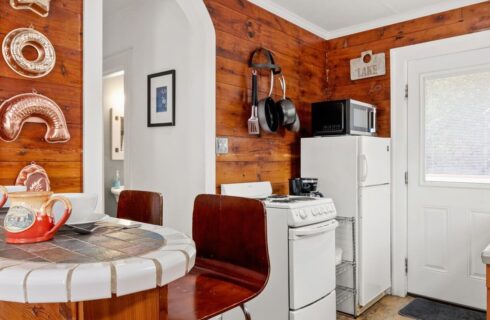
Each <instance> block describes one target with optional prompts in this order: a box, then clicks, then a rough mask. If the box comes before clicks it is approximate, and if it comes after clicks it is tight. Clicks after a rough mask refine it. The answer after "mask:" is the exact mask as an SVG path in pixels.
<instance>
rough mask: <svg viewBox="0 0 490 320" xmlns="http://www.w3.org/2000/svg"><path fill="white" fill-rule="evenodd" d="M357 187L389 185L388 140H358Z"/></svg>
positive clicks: (367, 138)
mask: <svg viewBox="0 0 490 320" xmlns="http://www.w3.org/2000/svg"><path fill="white" fill-rule="evenodd" d="M359 149H360V150H359V185H360V186H361V187H365V186H376V185H380V184H388V183H390V159H391V157H390V139H387V138H375V137H360V138H359Z"/></svg>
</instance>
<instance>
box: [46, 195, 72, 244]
mask: <svg viewBox="0 0 490 320" xmlns="http://www.w3.org/2000/svg"><path fill="white" fill-rule="evenodd" d="M57 201H60V202H62V203H63V204H64V205H65V212H64V213H63V216H62V217H61V219H60V220H59V221H57V222H56V224H55V225H54V227H53V228H52V229H51V230H49V231H48V233H47V234H46V235H47V236H49V235H54V234H55V233H56V231H58V229H59V228H61V227H62V226H63V225H64V224H65V223H66V221H67V220H68V218H69V217H70V215H71V202H70V200H68V199H67V198H65V197H62V196H52V197H51V198H50V199H49V200H48V201H47V202H46V203H44V204H43V205H42V207H41V210H40V211H41V214H47V215H49V216H51V211H52V210H53V206H54V204H55V203H56V202H57Z"/></svg>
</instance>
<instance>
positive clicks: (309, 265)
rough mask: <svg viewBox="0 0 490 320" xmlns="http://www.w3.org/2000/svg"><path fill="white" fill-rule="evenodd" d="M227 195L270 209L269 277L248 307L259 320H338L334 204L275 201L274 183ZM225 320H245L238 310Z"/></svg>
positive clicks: (227, 189) (236, 187)
mask: <svg viewBox="0 0 490 320" xmlns="http://www.w3.org/2000/svg"><path fill="white" fill-rule="evenodd" d="M221 191H222V194H223V195H230V196H241V197H248V198H255V199H261V200H263V201H264V204H265V206H266V209H267V240H268V247H269V248H268V249H269V260H270V267H271V271H270V276H269V282H268V283H267V286H266V288H265V289H264V291H263V292H262V293H261V294H260V295H259V296H258V297H257V298H255V299H253V300H252V301H251V302H249V303H247V307H248V308H249V310H250V312H251V315H252V318H253V319H254V320H285V319H290V320H334V319H336V311H335V309H336V305H335V300H336V299H335V229H336V228H337V226H338V223H337V221H336V220H335V217H336V210H335V205H334V203H333V201H332V200H331V199H329V198H311V197H297V196H277V195H272V185H271V183H270V182H258V183H241V184H228V185H222V186H221ZM223 319H224V320H242V319H243V315H242V314H241V313H240V312H239V311H238V310H232V311H231V312H228V313H226V314H224V315H223Z"/></svg>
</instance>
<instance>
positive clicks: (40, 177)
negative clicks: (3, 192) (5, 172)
mask: <svg viewBox="0 0 490 320" xmlns="http://www.w3.org/2000/svg"><path fill="white" fill-rule="evenodd" d="M15 184H16V185H18V186H26V188H27V191H36V192H40V191H51V183H50V181H49V177H48V173H47V172H46V170H44V168H43V167H41V166H40V165H38V164H36V163H35V162H32V163H31V164H30V165H28V166H26V167H24V169H22V170H21V171H20V173H19V176H18V177H17V180H16V181H15Z"/></svg>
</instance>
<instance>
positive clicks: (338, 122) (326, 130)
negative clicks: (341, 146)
mask: <svg viewBox="0 0 490 320" xmlns="http://www.w3.org/2000/svg"><path fill="white" fill-rule="evenodd" d="M346 118H347V115H346V108H345V104H344V103H342V102H336V103H332V104H329V105H318V106H317V107H316V108H315V109H314V114H313V127H314V128H315V131H316V132H315V133H316V134H318V135H331V134H344V133H346V128H345V125H346Z"/></svg>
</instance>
